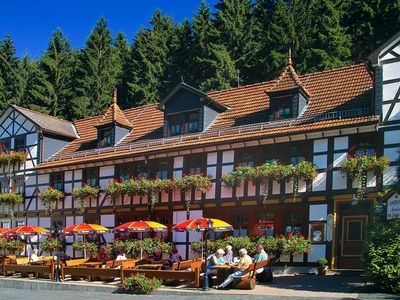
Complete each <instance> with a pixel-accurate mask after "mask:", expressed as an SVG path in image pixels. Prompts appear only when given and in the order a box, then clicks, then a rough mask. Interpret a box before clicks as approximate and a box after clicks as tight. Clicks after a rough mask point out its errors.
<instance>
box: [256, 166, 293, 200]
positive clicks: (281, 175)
mask: <svg viewBox="0 0 400 300" xmlns="http://www.w3.org/2000/svg"><path fill="white" fill-rule="evenodd" d="M287 175H288V168H287V166H286V165H283V164H280V163H279V162H278V161H276V160H274V161H272V162H268V163H265V164H263V165H261V166H258V167H256V170H255V173H254V181H258V182H260V183H262V184H263V185H264V191H263V195H264V197H265V198H267V197H268V188H269V187H268V182H269V181H270V180H275V181H278V182H281V181H282V180H284V179H285V178H286V176H287Z"/></svg>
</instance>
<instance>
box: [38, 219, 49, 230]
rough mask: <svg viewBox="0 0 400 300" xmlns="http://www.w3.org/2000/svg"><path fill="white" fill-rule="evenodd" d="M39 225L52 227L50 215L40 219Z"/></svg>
mask: <svg viewBox="0 0 400 300" xmlns="http://www.w3.org/2000/svg"><path fill="white" fill-rule="evenodd" d="M39 226H40V227H43V228H50V227H51V224H50V217H44V218H40V219H39Z"/></svg>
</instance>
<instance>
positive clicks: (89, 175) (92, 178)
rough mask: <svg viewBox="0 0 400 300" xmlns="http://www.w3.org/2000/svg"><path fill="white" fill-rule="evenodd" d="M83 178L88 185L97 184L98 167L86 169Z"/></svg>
mask: <svg viewBox="0 0 400 300" xmlns="http://www.w3.org/2000/svg"><path fill="white" fill-rule="evenodd" d="M84 180H85V183H87V184H88V185H90V186H97V185H98V182H99V180H98V169H97V168H91V169H86V170H85V176H84Z"/></svg>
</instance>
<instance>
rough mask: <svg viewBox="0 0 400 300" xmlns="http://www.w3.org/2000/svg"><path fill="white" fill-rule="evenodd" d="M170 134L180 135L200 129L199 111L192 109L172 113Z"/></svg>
mask: <svg viewBox="0 0 400 300" xmlns="http://www.w3.org/2000/svg"><path fill="white" fill-rule="evenodd" d="M168 123H169V134H170V135H171V136H173V135H180V134H185V133H192V132H197V131H199V128H200V126H199V112H198V111H191V112H185V113H178V114H173V115H170V116H169V118H168Z"/></svg>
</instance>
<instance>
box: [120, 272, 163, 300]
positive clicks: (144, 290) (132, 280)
mask: <svg viewBox="0 0 400 300" xmlns="http://www.w3.org/2000/svg"><path fill="white" fill-rule="evenodd" d="M160 286H161V281H160V280H158V279H157V278H147V277H145V276H144V275H143V274H131V276H130V277H128V278H126V279H125V291H126V292H127V293H131V294H145V295H148V294H151V293H152V292H153V291H154V290H155V289H157V288H159V287H160Z"/></svg>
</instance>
